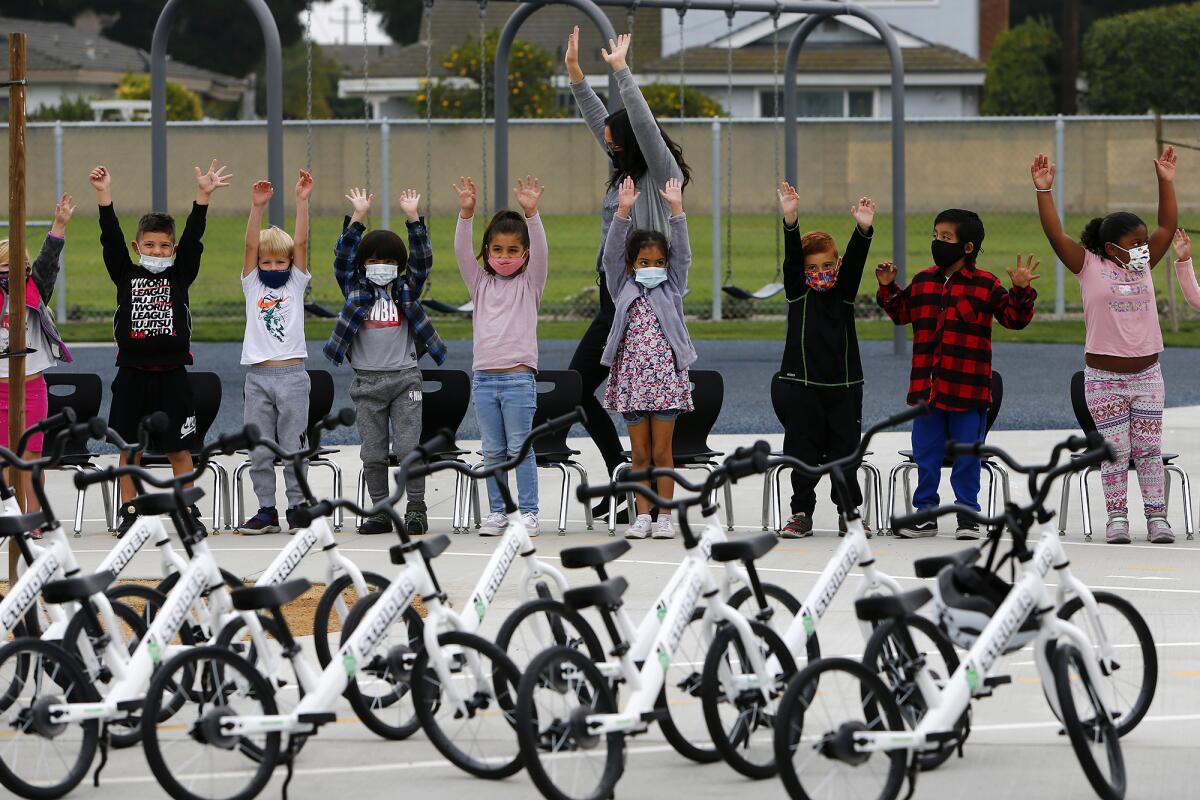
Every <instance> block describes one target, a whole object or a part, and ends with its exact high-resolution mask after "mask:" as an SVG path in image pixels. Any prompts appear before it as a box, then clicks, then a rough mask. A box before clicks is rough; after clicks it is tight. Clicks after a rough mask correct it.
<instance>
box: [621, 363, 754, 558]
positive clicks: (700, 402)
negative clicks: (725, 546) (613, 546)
mask: <svg viewBox="0 0 1200 800" xmlns="http://www.w3.org/2000/svg"><path fill="white" fill-rule="evenodd" d="M688 377H689V378H690V379H691V382H692V406H693V410H691V411H689V412H687V413H685V414H680V415H679V418H678V419H677V420H676V422H675V434H674V436H673V437H672V439H671V445H672V448H671V449H672V450H673V451H674V458H675V468H676V469H681V470H682V469H698V470H704V471H705V472H712V471H713V470H715V469H716V468H717V467H718V466H719V464H720V461H719V459H720V458H721V457H722V456H724V455H725V454H724V453H722V452H718V451H717V450H714V449H712V447H710V446H709V444H708V436H709V434H711V433H712V429H713V426H714V425H716V424H717V418H718V417H720V416H721V406H722V405H723V404H724V402H725V380H724V379H723V378H722V377H721V373H719V372H717V371H715V370H708V369H696V370H690V371H689V373H688ZM621 455H622V457H623V458H624V459H625V463H623V464H621V465H619V466H618V467H617V468H616V469H615V470H613V474H612V480H613V482H614V483H615V482H617V481H619V480H621V478H622V476H624V474H625V473H626V472H628V471H629V470H631V469H632V468H633V465H632V462H631V458H632V456H631V454H630V453H629V452H628V451H626V452H624V453H622V454H621ZM628 508H629V509H630V519H632V514H633V509H634V508H636V506H635V505H634V500H633V496H632V495H630V497H629V499H628ZM725 524H726V525H727V526H728V528H729V530H733V491H732V489H731V487H730V484H729V482H728V481H726V483H725ZM616 531H617V499H616V497H612V498H610V499H609V505H608V535H609V536H614V535H616Z"/></svg>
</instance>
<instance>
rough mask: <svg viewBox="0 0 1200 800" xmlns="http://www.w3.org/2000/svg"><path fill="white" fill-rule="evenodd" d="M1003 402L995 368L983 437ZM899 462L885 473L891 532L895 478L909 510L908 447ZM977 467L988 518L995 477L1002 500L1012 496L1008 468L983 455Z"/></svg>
mask: <svg viewBox="0 0 1200 800" xmlns="http://www.w3.org/2000/svg"><path fill="white" fill-rule="evenodd" d="M1003 403H1004V378H1003V377H1002V376H1001V375H1000V373H999V372H997V371H996V370H992V404H991V405H990V406H988V411H987V427H986V428H985V430H984V434H983V436H984V439H985V440H986V439H987V435H988V434H989V433H991V430H992V425H994V424H995V423H996V418H997V417H999V416H1000V408H1001V406H1002V405H1003ZM900 458H901V459H902V460H901V462H900V463H899V464H897V465H896V466H894V467H892V471H891V474H890V475H889V476H888V501H887V513H888V529H889V530H890V531H891V532H892V533H893V534H895V533H896V531H895V528H894V526H893V525H892V519H893V518H894V516H895V514H896V507H895V502H896V479H897V477H900V478H903V480H904V507H905V509H906V510H907V512H908V513H909V514H911V513H913V507H912V484H911V480H910V479H911V473H912V472H913V470H915V469H916V468H917V462H916V461H914V460H913V451H912V450H901V451H900ZM953 466H954V461H953V460H952V459H949V458H947V459H943V461H942V469H950V468H951V467H953ZM979 466H980V469H982V470H983V471H984V472H986V473H987V474H988V504H987V515H988V516H989V517H991V516H994V515H995V514H996V488H997V479H999V487H1000V488H1001V489H1002V490H1003V492H1004V502H1005V503H1008V501H1009V499H1010V497H1011V495H1012V491H1011V489H1012V487H1011V485H1010V481H1009V477H1008V470H1006V469H1005V468H1004V465H1003V464H1001V463H1000V462H999V461H996V460H995V459H993V458H992V457H991V456H984V457H983V458H981V459H980V460H979Z"/></svg>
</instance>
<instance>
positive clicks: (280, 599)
mask: <svg viewBox="0 0 1200 800" xmlns="http://www.w3.org/2000/svg"><path fill="white" fill-rule="evenodd" d="M311 586H312V584H311V583H309V582H308V581H306V580H305V579H304V578H300V579H299V580H294V581H288V582H287V583H276V584H271V585H268V586H240V587H238V588H237V589H234V590H233V591H231V592H230V593H229V594H230V597H232V598H233V607H234V608H236V609H237V610H238V611H258V610H259V609H260V608H274V607H276V606H282V605H284V604H286V603H290V602H292V601H293V600H295V599H296V598H297V597H299V596H300V595H302V594H304V593H305V592H307V591H308V590H309V588H310V587H311Z"/></svg>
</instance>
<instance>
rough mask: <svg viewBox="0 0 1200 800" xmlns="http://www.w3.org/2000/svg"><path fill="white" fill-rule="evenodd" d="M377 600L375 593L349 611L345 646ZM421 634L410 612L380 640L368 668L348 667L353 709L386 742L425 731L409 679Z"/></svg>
mask: <svg viewBox="0 0 1200 800" xmlns="http://www.w3.org/2000/svg"><path fill="white" fill-rule="evenodd" d="M379 598H380V593H379V592H373V593H371V594H369V595H367V596H366V597H364V598H362V599H361V600H359V601H358V602H357V603H355V604H354V608H352V609H350V616H348V617H347V618H346V624H345V625H344V626H342V643H343V644H344V643H345V641H346V639H347V638H348V637H349V635H350V634H351V633H352V632H353V631H354V629H355V628H356V627H358V624H359V622H360V621H361V620H362V619H363V617H364V616H365V615H366V613H367V611H369V610H370V608H371V606H373V605H374V604H375V602H376V601H377V600H378V599H379ZM423 629H424V623H423V622H422V621H421V617H420V615H419V614H417V612H416V611H414V610H413V609H412V607H411V606H410V607H409V608H406V609H404V614H403V616H401V617H399V618H397V619H396V620H395V621H394V622H393V623H392V624H391V625H389V626H388V629H387V632H386V633H384V634H383V635H381V636H380V637H379V640H378V643H377V644H376V645H375V652H374V653H372V654H371V655H370V657H369V658H368V660H367V661H366V662H365V663H362V664H352V665H348V666H347V669H348V670H349V669H353V677H352V678H351V680H350V682H349V683H348V685H347V686H346V692H345V695H346V699H347V700H349V701H350V707H351V708H353V709H354V713H356V714H358V718H359V719H360V720H362V723H363V724H364V725H366V726H367V728H368V729H369V730H371V731H372V732H373V733H375V734H376V735H377V736H382V737H383V738H384V739H393V740H399V739H407V738H408V737H409V736H412V735H413V734H414V733H416V732H417V731H418V730H420V729H421V720H420V719H418V718H417V710H416V708H415V707H414V706H413V698H412V685H411V679H412V663H413V659H414V658H415V657H416V653H417V651H418V650H419V649H420V648H421V631H422V630H423Z"/></svg>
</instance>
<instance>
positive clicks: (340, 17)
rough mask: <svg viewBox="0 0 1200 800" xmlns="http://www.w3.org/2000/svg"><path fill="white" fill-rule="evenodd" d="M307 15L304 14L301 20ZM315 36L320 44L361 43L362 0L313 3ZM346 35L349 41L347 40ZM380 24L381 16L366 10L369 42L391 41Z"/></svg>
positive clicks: (334, 0) (333, 0)
mask: <svg viewBox="0 0 1200 800" xmlns="http://www.w3.org/2000/svg"><path fill="white" fill-rule="evenodd" d="M303 21H304V15H303V13H301V23H303ZM312 27H313V30H312V36H313V41H314V42H316V43H317V44H362V35H363V34H362V3H360V2H359V0H331V2H327V3H314V4H313V12H312ZM347 34H348V35H349V41H347ZM391 41H392V40H391V39H390V38H388V35H387V34H386V33H384V32H383V28H382V27H381V26H380V15H379V14H378V13H377V12H374V11H371V12H368V13H367V43H368V44H391Z"/></svg>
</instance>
